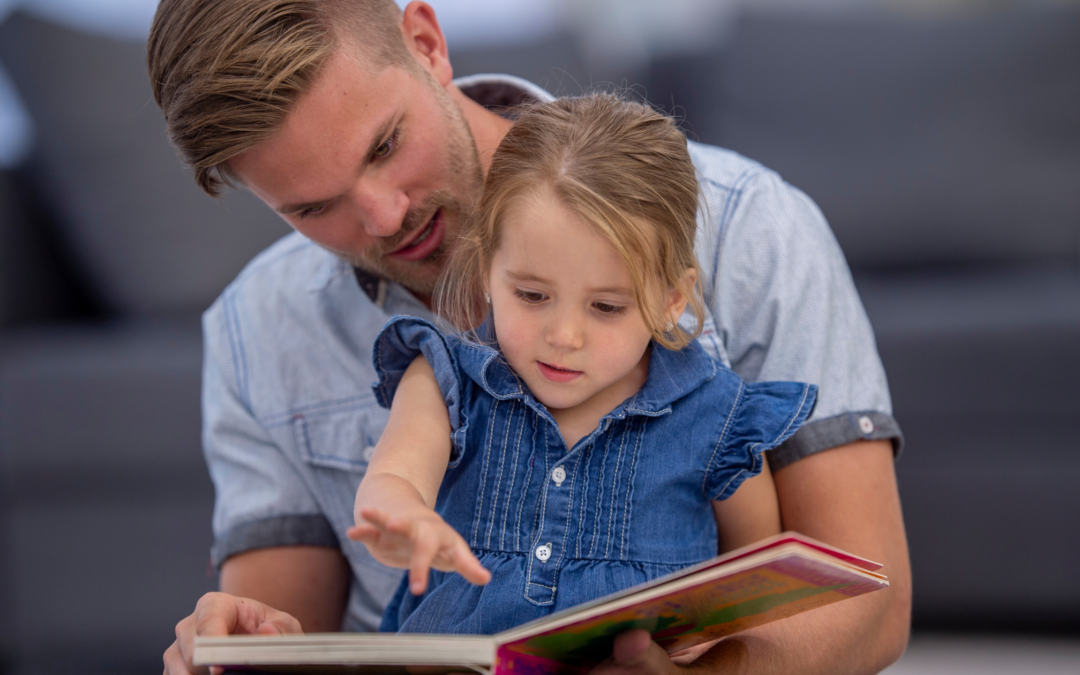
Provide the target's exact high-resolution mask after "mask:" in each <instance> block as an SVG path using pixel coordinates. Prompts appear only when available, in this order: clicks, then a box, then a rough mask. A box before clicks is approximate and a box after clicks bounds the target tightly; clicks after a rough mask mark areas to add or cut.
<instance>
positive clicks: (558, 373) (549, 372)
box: [536, 361, 582, 383]
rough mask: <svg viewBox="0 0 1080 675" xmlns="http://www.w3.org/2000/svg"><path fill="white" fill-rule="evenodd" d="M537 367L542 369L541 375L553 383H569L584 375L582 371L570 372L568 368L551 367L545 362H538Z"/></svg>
mask: <svg viewBox="0 0 1080 675" xmlns="http://www.w3.org/2000/svg"><path fill="white" fill-rule="evenodd" d="M536 365H537V366H538V367H539V369H540V374H541V375H543V376H544V377H546V378H547V379H549V380H551V381H552V382H559V383H563V382H569V381H570V380H576V379H577V378H578V377H580V376H581V375H582V372H581V371H580V370H569V369H567V368H559V367H557V366H549V365H548V364H546V363H544V362H543V361H537V362H536Z"/></svg>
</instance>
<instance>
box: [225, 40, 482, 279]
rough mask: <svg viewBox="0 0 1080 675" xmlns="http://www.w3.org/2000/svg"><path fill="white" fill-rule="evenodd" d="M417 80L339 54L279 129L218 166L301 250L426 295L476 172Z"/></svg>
mask: <svg viewBox="0 0 1080 675" xmlns="http://www.w3.org/2000/svg"><path fill="white" fill-rule="evenodd" d="M424 75H426V73H418V74H414V73H411V72H409V71H407V70H405V69H403V68H398V67H394V66H391V67H387V68H385V69H383V70H381V71H379V72H374V71H372V70H369V69H366V68H365V67H364V66H362V65H361V64H360V63H358V62H357V61H356V60H355V59H354V58H350V55H349V54H348V53H347V52H345V51H344V50H343V49H339V50H337V52H336V53H335V54H333V55H332V56H331V57H330V58H329V59H328V60H327V62H326V63H325V64H324V65H323V68H322V71H321V72H320V73H319V76H318V77H317V78H316V80H315V82H314V86H313V87H312V89H311V91H309V92H307V93H306V94H304V95H303V96H301V97H300V99H299V100H298V101H297V103H296V106H295V108H294V109H293V111H292V112H291V113H289V115H288V117H287V118H286V120H285V124H284V125H283V127H282V128H281V130H279V131H278V133H276V134H275V135H274V136H272V137H271V138H269V139H268V140H266V141H263V142H262V143H260V144H258V145H256V146H255V147H253V148H251V149H249V150H247V151H245V152H243V153H241V154H240V155H237V156H236V157H234V158H233V159H232V160H231V161H230V162H229V168H230V170H231V171H232V173H234V174H235V175H236V176H237V177H238V178H239V179H240V180H241V181H242V182H243V184H244V185H245V186H247V187H248V188H249V189H250V190H251V191H252V192H253V193H255V195H256V196H258V197H259V198H260V199H262V200H263V201H264V202H266V203H267V204H268V205H269V206H270V207H271V208H272V209H274V210H275V211H277V212H278V213H280V214H281V215H282V217H283V218H284V219H285V220H286V221H287V222H288V223H289V224H290V225H291V226H292V227H293V228H295V229H296V230H297V231H299V232H301V233H302V234H304V235H305V236H307V237H308V238H309V239H311V240H312V241H314V242H316V243H317V244H319V245H321V246H323V247H324V248H326V249H327V250H329V251H331V252H333V253H336V254H337V255H339V256H341V257H342V258H344V259H346V260H348V261H349V262H351V263H353V264H354V265H357V266H358V267H361V268H363V269H365V270H368V271H370V272H374V273H376V274H379V275H382V276H384V277H386V278H388V279H392V280H394V281H397V282H399V283H401V284H402V285H404V286H406V287H408V288H410V289H412V290H414V291H416V292H418V293H420V294H424V295H430V294H431V291H432V290H433V289H434V287H435V282H436V281H437V279H438V277H439V274H440V273H441V271H442V267H443V263H444V259H445V253H446V249H447V246H448V244H449V242H451V241H452V240H453V237H454V236H455V235H456V234H457V231H458V227H459V225H460V222H461V219H462V217H463V216H464V215H465V214H466V213H468V211H469V210H470V209H471V208H472V204H473V202H474V201H475V199H476V198H477V197H478V196H479V193H480V189H481V187H482V183H483V174H482V171H481V167H480V162H479V159H478V157H477V152H476V146H475V144H474V142H473V138H472V134H471V133H470V130H469V127H468V125H467V124H466V123H465V120H464V119H463V118H462V116H461V113H460V111H459V110H458V108H457V106H456V105H455V104H454V102H453V101H452V100H451V98H450V96H449V95H448V94H447V92H446V91H445V90H444V89H442V88H441V87H439V85H438V83H436V82H435V81H434V79H432V78H430V77H424Z"/></svg>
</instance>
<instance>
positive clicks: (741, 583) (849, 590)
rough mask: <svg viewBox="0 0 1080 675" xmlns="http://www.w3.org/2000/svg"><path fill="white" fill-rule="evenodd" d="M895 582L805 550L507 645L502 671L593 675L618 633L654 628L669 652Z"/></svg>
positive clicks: (499, 664) (500, 657)
mask: <svg viewBox="0 0 1080 675" xmlns="http://www.w3.org/2000/svg"><path fill="white" fill-rule="evenodd" d="M886 586H888V583H887V582H885V581H876V580H869V579H867V578H866V577H864V576H861V575H859V574H856V573H854V572H849V571H846V570H842V569H837V568H835V567H830V566H829V565H827V564H824V563H821V562H818V561H816V560H811V559H808V558H805V557H800V556H797V555H792V556H786V557H783V558H779V559H777V560H773V561H771V562H768V563H763V564H762V565H759V566H756V567H753V568H751V569H748V570H743V571H741V572H735V573H733V574H730V575H727V576H724V577H721V578H718V579H713V580H710V581H706V582H703V583H701V584H699V585H696V586H693V587H690V588H686V589H683V590H681V591H677V592H674V593H671V594H669V595H665V596H664V597H661V598H655V599H652V600H646V601H643V602H640V603H637V604H635V605H632V606H630V607H627V608H624V609H621V610H617V611H615V612H612V613H609V614H606V615H603V616H599V617H594V618H592V619H587V620H584V621H581V622H578V623H576V624H572V625H570V626H564V627H562V628H557V629H553V630H551V631H548V632H546V633H542V634H540V635H534V636H532V637H529V638H524V639H522V640H519V641H517V642H513V643H510V644H506V645H502V646H501V647H500V648H499V650H498V653H497V655H496V664H495V669H494V670H495V673H497V674H507V673H513V674H514V675H555V674H559V675H570V674H577V673H582V674H584V673H587V672H588V671H589V669H590V668H591V667H592V666H595V665H596V664H597V663H599V662H600V661H602V660H604V659H605V658H607V656H608V655H609V654H610V653H611V644H612V641H613V640H614V639H615V636H616V635H618V634H619V633H621V632H623V631H626V630H629V629H631V628H643V629H645V630H647V631H649V632H650V633H651V634H652V636H653V640H655V641H656V642H657V643H658V644H659V645H660V646H661V647H663V648H664V649H666V650H667V651H668V652H675V651H679V650H682V649H686V648H688V647H692V646H694V645H699V644H701V643H703V642H710V641H712V640H716V639H718V638H721V637H725V636H728V635H732V634H733V633H737V632H739V631H742V630H746V629H747V628H752V627H754V626H758V625H761V624H764V623H768V622H770V621H775V620H777V619H782V618H785V617H788V616H791V615H793V614H797V613H799V612H802V611H805V610H808V609H813V608H816V607H821V606H824V605H829V604H832V603H834V602H837V601H839V600H844V599H846V598H850V597H854V596H857V595H862V594H864V593H869V592H870V591H875V590H878V589H880V588H884V587H886Z"/></svg>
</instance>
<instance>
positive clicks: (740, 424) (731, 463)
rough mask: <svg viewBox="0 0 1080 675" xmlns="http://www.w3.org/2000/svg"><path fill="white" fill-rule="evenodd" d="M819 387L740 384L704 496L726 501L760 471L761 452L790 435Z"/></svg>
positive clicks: (714, 454) (804, 417)
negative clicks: (744, 482) (745, 481)
mask: <svg viewBox="0 0 1080 675" xmlns="http://www.w3.org/2000/svg"><path fill="white" fill-rule="evenodd" d="M817 391H818V388H817V386H816V385H813V384H803V383H801V382H750V383H743V384H742V386H741V388H740V390H739V393H738V396H737V399H736V401H735V405H734V406H733V407H732V408H731V412H730V413H729V414H728V417H727V419H726V420H724V424H723V427H722V429H721V431H720V437H719V440H718V441H717V443H716V446H715V449H714V450H713V454H712V457H711V458H710V460H709V466H708V469H707V475H706V478H705V494H706V495H707V496H708V498H709V499H712V500H719V499H727V498H728V497H730V496H731V495H732V494H734V493H735V490H736V489H738V487H739V486H740V485H742V483H743V481H744V480H746V479H747V478H750V477H751V476H755V475H757V474H758V473H760V472H761V468H762V463H763V462H764V461H765V459H764V457H763V453H764V452H766V451H767V450H771V449H773V448H775V447H776V446H778V445H780V444H781V443H783V442H784V441H786V440H787V439H788V438H790V437H791V435H792V434H794V433H795V432H796V431H797V430H798V428H799V427H800V426H801V425H802V423H803V422H805V421H806V418H807V417H809V416H810V412H811V411H812V410H813V409H814V403H815V401H816V400H817Z"/></svg>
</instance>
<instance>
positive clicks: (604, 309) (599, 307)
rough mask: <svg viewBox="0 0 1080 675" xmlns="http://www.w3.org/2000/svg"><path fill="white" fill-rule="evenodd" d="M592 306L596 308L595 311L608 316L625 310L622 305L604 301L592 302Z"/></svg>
mask: <svg viewBox="0 0 1080 675" xmlns="http://www.w3.org/2000/svg"><path fill="white" fill-rule="evenodd" d="M593 307H595V308H596V311H598V312H600V313H601V314H606V315H608V316H617V315H619V314H622V313H623V312H625V311H626V307H624V306H623V305H609V304H607V303H606V302H594V303H593Z"/></svg>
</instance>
